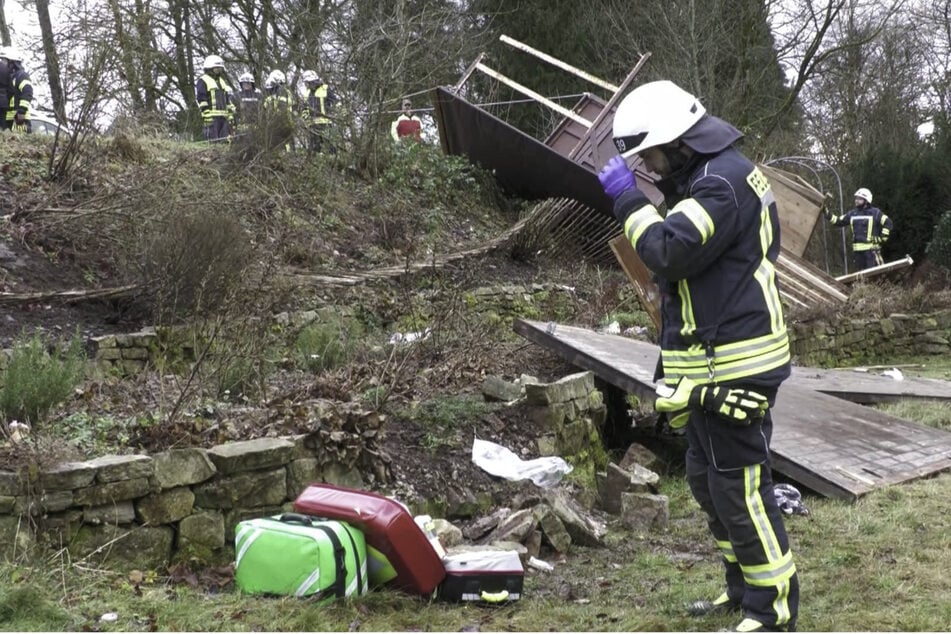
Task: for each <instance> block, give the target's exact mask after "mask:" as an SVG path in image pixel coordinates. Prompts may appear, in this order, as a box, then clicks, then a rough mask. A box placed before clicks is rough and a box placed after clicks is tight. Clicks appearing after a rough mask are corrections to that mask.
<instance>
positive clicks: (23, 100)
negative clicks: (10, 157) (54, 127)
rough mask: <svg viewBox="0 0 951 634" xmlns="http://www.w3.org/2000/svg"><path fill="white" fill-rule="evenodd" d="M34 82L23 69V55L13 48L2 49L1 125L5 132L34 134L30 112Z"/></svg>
mask: <svg viewBox="0 0 951 634" xmlns="http://www.w3.org/2000/svg"><path fill="white" fill-rule="evenodd" d="M32 105H33V82H32V81H31V80H30V74H29V73H27V72H26V69H25V68H24V67H23V53H22V52H21V51H20V50H19V49H18V48H14V47H13V46H4V47H3V48H0V118H2V121H0V125H2V129H4V130H13V131H14V132H27V133H29V132H32V131H33V125H32V123H30V110H31V108H32Z"/></svg>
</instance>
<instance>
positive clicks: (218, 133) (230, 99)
mask: <svg viewBox="0 0 951 634" xmlns="http://www.w3.org/2000/svg"><path fill="white" fill-rule="evenodd" d="M202 68H203V69H204V71H205V72H204V73H203V74H202V76H201V77H199V78H198V81H197V82H195V98H196V100H197V101H198V108H199V110H201V118H202V122H203V123H204V134H205V140H206V141H216V140H218V139H227V138H229V137H230V136H231V133H232V127H233V126H234V118H235V112H236V110H237V107H236V106H235V103H234V91H233V90H232V89H231V84H229V83H228V79H227V78H226V77H225V62H224V60H223V59H221V57H220V56H218V55H209V56H207V57H206V58H205V61H204V63H203V64H202Z"/></svg>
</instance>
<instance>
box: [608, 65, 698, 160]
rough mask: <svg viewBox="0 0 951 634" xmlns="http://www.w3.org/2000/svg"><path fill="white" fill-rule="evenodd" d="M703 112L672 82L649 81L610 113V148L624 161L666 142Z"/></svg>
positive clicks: (689, 125)
mask: <svg viewBox="0 0 951 634" xmlns="http://www.w3.org/2000/svg"><path fill="white" fill-rule="evenodd" d="M706 112H707V110H706V108H704V107H703V105H702V104H701V103H700V102H699V101H698V100H697V98H696V97H694V96H693V95H691V94H690V93H689V92H687V91H686V90H684V89H683V88H681V87H680V86H678V85H677V84H675V83H674V82H672V81H667V80H663V81H652V82H650V83H647V84H643V85H641V86H638V87H637V88H635V89H634V90H632V91H631V92H630V94H628V95H627V96H626V97H625V98H624V99H623V100H622V101H621V104H620V105H619V106H618V108H617V112H615V113H614V145H615V147H617V151H618V152H619V153H620V154H621V156H623V157H624V158H629V157H631V156H633V155H634V154H637V153H638V152H641V151H643V150H646V149H648V148H652V147H657V146H658V145H664V144H665V143H670V142H671V141H673V140H674V139H676V138H678V137H680V136H681V135H682V134H683V133H685V132H686V131H687V130H689V129H690V128H692V127H693V126H694V124H695V123H697V122H698V121H699V120H700V118H701V117H702V116H703V115H704V114H705V113H706Z"/></svg>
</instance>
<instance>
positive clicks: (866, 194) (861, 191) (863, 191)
mask: <svg viewBox="0 0 951 634" xmlns="http://www.w3.org/2000/svg"><path fill="white" fill-rule="evenodd" d="M855 197H856V198H861V199H862V200H864V201H865V202H867V203H868V204H870V205H871V204H872V192H870V191H869V190H868V188H866V187H859V188H858V189H857V190H855Z"/></svg>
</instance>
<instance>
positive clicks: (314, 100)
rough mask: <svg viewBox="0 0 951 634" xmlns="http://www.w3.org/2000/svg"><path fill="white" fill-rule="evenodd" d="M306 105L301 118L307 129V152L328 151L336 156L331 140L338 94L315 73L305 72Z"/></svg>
mask: <svg viewBox="0 0 951 634" xmlns="http://www.w3.org/2000/svg"><path fill="white" fill-rule="evenodd" d="M304 87H305V89H306V93H305V94H304V103H303V104H302V106H303V107H302V108H301V116H302V117H303V119H304V125H305V126H306V128H307V151H308V152H310V153H312V154H313V153H318V152H321V151H323V149H324V148H325V147H326V149H327V150H328V151H329V152H330V153H331V154H335V153H336V149H335V148H334V146H333V143H332V141H331V139H330V132H331V128H332V126H333V120H332V119H331V116H332V114H333V109H334V106H335V105H336V104H337V94H336V93H335V92H334V91H333V89H332V88H330V86H328V85H327V82H325V81H323V80H322V79H320V76H318V75H317V73H316V72H315V71H312V70H305V71H304Z"/></svg>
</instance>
